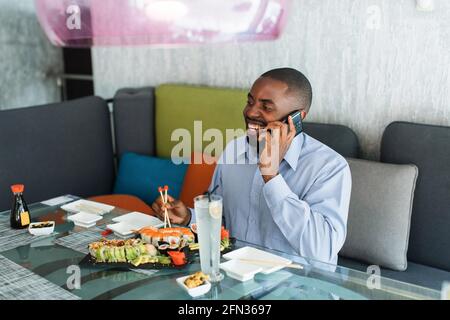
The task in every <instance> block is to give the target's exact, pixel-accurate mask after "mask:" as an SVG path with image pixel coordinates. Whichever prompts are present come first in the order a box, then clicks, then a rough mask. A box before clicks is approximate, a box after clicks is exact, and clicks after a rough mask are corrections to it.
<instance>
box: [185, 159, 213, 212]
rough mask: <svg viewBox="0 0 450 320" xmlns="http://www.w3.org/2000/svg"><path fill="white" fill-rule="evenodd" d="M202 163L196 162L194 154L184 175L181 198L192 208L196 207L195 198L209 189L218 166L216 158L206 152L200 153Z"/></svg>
mask: <svg viewBox="0 0 450 320" xmlns="http://www.w3.org/2000/svg"><path fill="white" fill-rule="evenodd" d="M199 156H200V157H201V158H200V159H202V163H198V164H196V163H194V161H193V160H194V157H195V155H194V154H193V155H192V157H191V163H190V164H189V167H188V169H187V172H186V176H185V177H184V182H183V187H182V189H181V194H180V200H181V201H182V202H183V203H184V204H185V205H187V206H188V207H190V208H193V207H194V198H195V197H196V196H198V195H200V194H203V193H204V192H205V191H206V190H208V188H209V185H210V184H211V180H212V177H213V174H214V169H215V168H216V159H215V158H213V157H210V156H209V155H206V154H203V155H202V154H200V155H199Z"/></svg>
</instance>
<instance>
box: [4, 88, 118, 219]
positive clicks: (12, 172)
mask: <svg viewBox="0 0 450 320" xmlns="http://www.w3.org/2000/svg"><path fill="white" fill-rule="evenodd" d="M0 146H1V149H0V191H1V194H2V196H1V197H0V210H7V209H10V207H11V201H12V195H11V193H10V191H9V190H10V189H9V186H10V185H11V184H14V183H23V184H25V200H26V201H27V202H28V203H31V202H37V201H42V200H46V199H49V198H51V197H56V196H59V195H62V194H74V195H78V196H81V197H89V196H94V195H99V194H106V193H111V191H112V184H113V181H114V162H113V151H112V141H111V125H110V115H109V111H108V107H107V105H106V102H105V101H104V100H103V99H101V98H98V97H89V98H83V99H78V100H72V101H69V102H64V103H56V104H50V105H45V106H37V107H29V108H21V109H13V110H5V111H0Z"/></svg>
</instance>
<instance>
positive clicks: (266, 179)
mask: <svg viewBox="0 0 450 320" xmlns="http://www.w3.org/2000/svg"><path fill="white" fill-rule="evenodd" d="M277 175H278V173H277V174H275V175H263V176H262V178H263V180H264V182H265V183H267V182H269V181H270V180H272V179H273V178H275V177H276V176H277Z"/></svg>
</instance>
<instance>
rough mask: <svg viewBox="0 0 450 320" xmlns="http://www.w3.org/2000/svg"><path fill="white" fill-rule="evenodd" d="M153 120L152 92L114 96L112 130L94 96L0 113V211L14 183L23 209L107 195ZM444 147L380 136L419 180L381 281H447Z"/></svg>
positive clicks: (401, 132)
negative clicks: (394, 261)
mask: <svg viewBox="0 0 450 320" xmlns="http://www.w3.org/2000/svg"><path fill="white" fill-rule="evenodd" d="M154 118H155V105H154V92H153V89H152V88H142V89H122V90H119V91H118V92H117V94H116V96H115V97H114V101H113V122H112V124H113V126H111V123H110V117H109V112H108V107H107V104H106V102H105V101H104V100H103V99H101V98H98V97H88V98H84V99H79V100H74V101H71V102H65V103H59V104H53V105H47V106H39V107H32V108H24V109H16V110H11V111H1V112H0V145H1V146H2V148H1V150H2V151H1V152H2V156H1V157H0V189H1V190H4V191H3V196H2V197H1V198H0V210H7V209H9V207H10V201H11V197H10V194H9V196H8V193H9V186H10V185H11V184H13V183H18V182H20V183H24V184H25V185H26V193H25V197H26V199H27V201H28V202H36V201H41V200H44V199H48V198H51V197H54V196H58V195H60V194H64V193H68V194H76V195H79V196H82V197H89V196H95V195H102V194H108V193H111V192H112V186H113V182H114V178H115V173H114V160H115V156H114V152H113V141H114V142H115V154H116V155H118V156H120V155H122V154H123V153H124V152H128V151H130V152H137V153H141V154H147V155H154V154H155V140H154ZM18 124H20V126H19V125H18ZM305 131H306V132H307V133H308V134H310V135H311V136H313V137H315V138H317V139H318V140H320V141H322V142H323V143H325V144H327V145H329V146H330V147H331V148H333V149H335V150H336V151H337V152H339V153H341V154H342V155H343V156H345V157H347V158H349V159H350V158H358V156H359V154H360V153H359V143H358V139H357V136H356V135H355V133H354V132H353V131H352V130H351V129H349V128H347V127H344V126H340V125H327V124H315V123H305ZM111 132H112V133H113V134H112V135H111ZM449 142H450V128H446V127H435V126H427V125H418V124H411V123H393V124H391V125H390V126H389V127H388V128H387V129H386V131H385V133H384V136H383V142H382V149H381V163H391V164H398V165H403V164H413V165H415V166H416V167H417V169H418V176H417V181H416V180H414V186H415V191H414V192H413V193H414V203H413V206H412V210H410V216H411V222H410V223H411V228H410V236H409V234H408V237H409V239H406V247H407V248H408V264H407V268H406V270H405V271H393V270H390V269H389V268H382V275H383V276H386V277H391V278H393V279H398V280H401V281H407V282H410V283H415V284H419V285H424V286H428V287H431V288H435V289H440V286H441V284H442V281H444V280H450V255H449V249H448V248H450V235H449V233H448V232H447V230H449V229H450V166H449V163H450V148H449ZM368 165H370V164H368ZM411 199H412V198H411ZM355 201H359V200H358V199H355ZM353 227H354V228H356V227H357V226H353ZM407 229H408V230H409V228H407ZM349 230H350V228H349ZM349 238H351V237H349ZM408 240H409V243H408ZM344 251H345V250H344ZM405 254H406V251H405ZM349 255H350V256H352V254H349ZM339 264H340V265H343V266H348V267H352V268H356V269H360V270H362V271H365V270H366V268H367V266H368V265H370V264H373V263H371V261H370V257H369V259H366V258H365V257H363V258H361V259H359V258H356V259H355V258H352V259H349V258H348V257H344V256H341V257H340V259H339Z"/></svg>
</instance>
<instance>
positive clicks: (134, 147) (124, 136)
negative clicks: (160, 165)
mask: <svg viewBox="0 0 450 320" xmlns="http://www.w3.org/2000/svg"><path fill="white" fill-rule="evenodd" d="M154 105H155V103H154V88H152V87H146V88H138V89H130V88H128V89H121V90H119V91H117V93H116V95H115V96H114V105H113V106H114V109H113V110H114V131H115V138H116V149H117V154H118V156H119V158H120V156H122V154H124V153H125V152H134V153H139V154H145V155H154V154H155V107H154Z"/></svg>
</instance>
